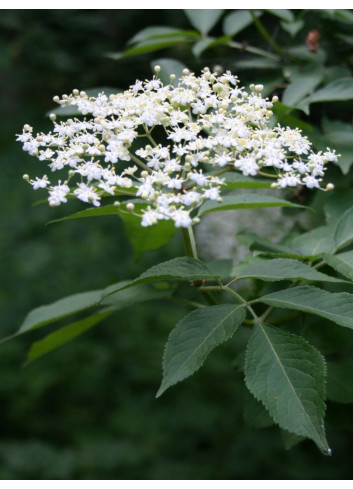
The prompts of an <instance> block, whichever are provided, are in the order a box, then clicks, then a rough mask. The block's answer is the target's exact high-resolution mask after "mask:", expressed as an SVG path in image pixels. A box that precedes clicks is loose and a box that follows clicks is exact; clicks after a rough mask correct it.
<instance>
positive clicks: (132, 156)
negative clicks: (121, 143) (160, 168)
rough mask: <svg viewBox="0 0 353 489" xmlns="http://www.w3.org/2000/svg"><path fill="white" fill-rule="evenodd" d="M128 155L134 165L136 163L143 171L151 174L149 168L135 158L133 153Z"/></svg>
mask: <svg viewBox="0 0 353 489" xmlns="http://www.w3.org/2000/svg"><path fill="white" fill-rule="evenodd" d="M129 155H130V158H131V159H132V161H134V162H135V163H137V164H138V165H139V166H140V167H141V168H143V169H144V170H147V171H148V173H151V171H152V170H151V168H149V167H148V166H147V165H145V163H144V162H143V161H141V160H140V159H139V158H137V157H136V156H135V155H134V154H133V153H131V152H130V151H129Z"/></svg>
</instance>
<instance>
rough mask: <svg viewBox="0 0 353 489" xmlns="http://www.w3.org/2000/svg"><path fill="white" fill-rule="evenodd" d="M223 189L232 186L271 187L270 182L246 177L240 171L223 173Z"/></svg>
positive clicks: (232, 187) (231, 187)
mask: <svg viewBox="0 0 353 489" xmlns="http://www.w3.org/2000/svg"><path fill="white" fill-rule="evenodd" d="M225 183H226V185H225V187H224V188H225V189H227V190H228V189H234V188H271V182H269V181H268V180H261V179H259V178H252V177H246V176H245V175H243V174H242V173H237V172H234V171H232V172H229V173H226V174H225Z"/></svg>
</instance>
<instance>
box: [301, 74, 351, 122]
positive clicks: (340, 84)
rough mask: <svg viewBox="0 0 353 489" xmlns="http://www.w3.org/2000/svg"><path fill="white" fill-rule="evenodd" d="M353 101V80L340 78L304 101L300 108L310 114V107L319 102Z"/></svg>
mask: <svg viewBox="0 0 353 489" xmlns="http://www.w3.org/2000/svg"><path fill="white" fill-rule="evenodd" d="M352 99H353V78H340V79H339V80H334V81H332V82H330V83H328V84H327V85H326V86H325V87H324V88H321V89H320V90H318V91H317V92H315V93H313V94H312V95H310V96H309V97H307V98H305V99H304V100H302V102H301V103H300V104H299V105H298V108H300V109H302V110H303V111H304V112H305V113H309V105H310V104H314V103H318V102H334V101H338V100H352Z"/></svg>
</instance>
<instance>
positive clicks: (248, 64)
mask: <svg viewBox="0 0 353 489" xmlns="http://www.w3.org/2000/svg"><path fill="white" fill-rule="evenodd" d="M236 67H237V69H239V68H241V69H243V70H251V69H258V70H276V69H278V68H279V67H280V63H279V62H278V61H276V60H275V59H269V58H260V57H259V56H254V57H253V58H250V57H249V58H246V59H238V60H237V61H236ZM281 82H282V77H276V78H274V82H273V84H274V85H279V84H280V83H281ZM265 88H266V85H265ZM273 90H274V89H273ZM273 90H272V91H273ZM262 93H264V92H262ZM270 93H271V92H268V93H267V95H270Z"/></svg>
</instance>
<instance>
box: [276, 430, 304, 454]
mask: <svg viewBox="0 0 353 489" xmlns="http://www.w3.org/2000/svg"><path fill="white" fill-rule="evenodd" d="M281 436H282V440H283V444H284V448H285V449H286V450H290V449H291V448H293V447H294V446H295V445H297V444H298V443H300V442H301V441H303V440H305V437H304V436H298V435H295V434H294V433H289V431H285V430H281Z"/></svg>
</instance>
